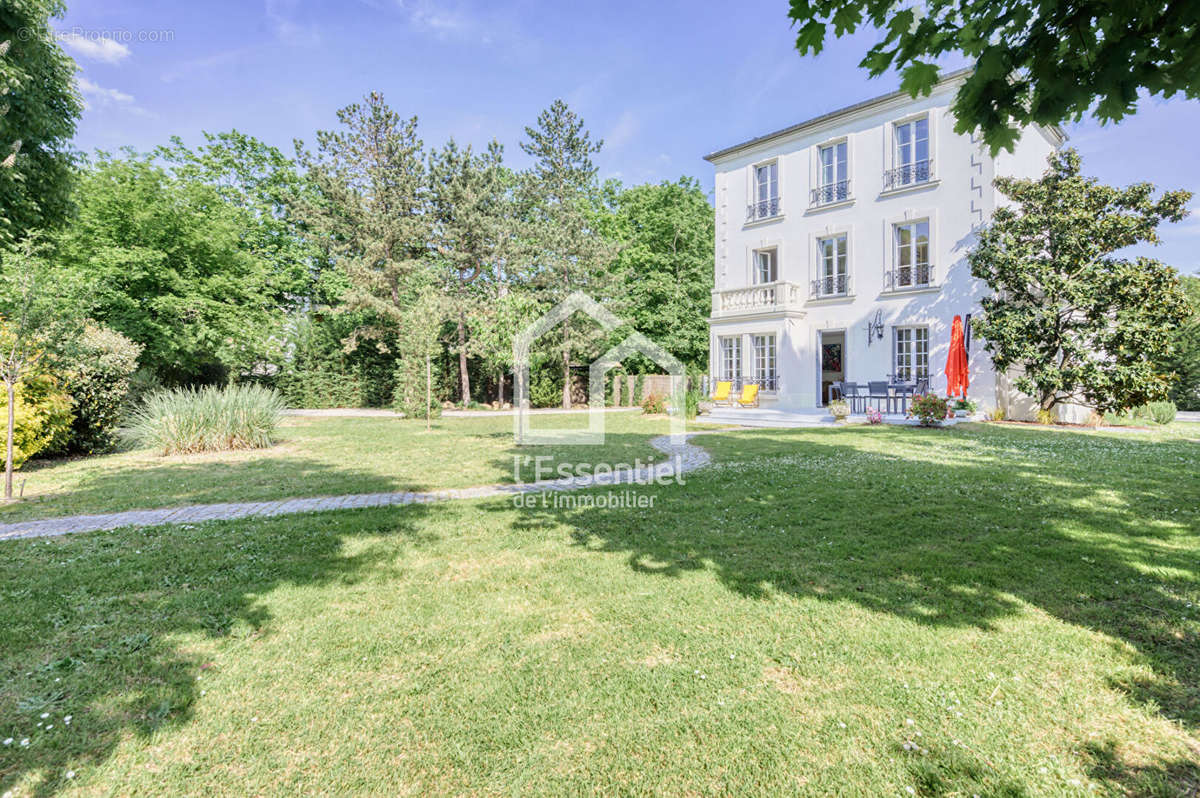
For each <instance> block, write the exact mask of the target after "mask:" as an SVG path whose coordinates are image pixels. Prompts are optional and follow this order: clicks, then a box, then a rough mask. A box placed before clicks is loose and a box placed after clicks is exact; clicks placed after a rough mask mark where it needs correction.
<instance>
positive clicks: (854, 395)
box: [842, 382, 865, 413]
mask: <svg viewBox="0 0 1200 798" xmlns="http://www.w3.org/2000/svg"><path fill="white" fill-rule="evenodd" d="M842 398H843V399H845V400H846V402H847V404H849V405H850V412H851V413H856V412H858V411H857V409H856V408H857V407H858V400H859V399H863V396H862V394H860V393H859V386H858V383H857V382H843V383H842ZM864 401H865V400H864Z"/></svg>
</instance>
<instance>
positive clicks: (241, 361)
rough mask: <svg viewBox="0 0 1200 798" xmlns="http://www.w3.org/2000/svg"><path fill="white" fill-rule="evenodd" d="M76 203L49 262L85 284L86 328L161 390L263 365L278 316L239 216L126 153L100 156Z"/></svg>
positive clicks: (265, 270) (265, 268)
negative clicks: (121, 340)
mask: <svg viewBox="0 0 1200 798" xmlns="http://www.w3.org/2000/svg"><path fill="white" fill-rule="evenodd" d="M77 197H78V201H77V204H78V207H79V210H78V213H77V214H76V216H75V217H74V218H73V219H72V222H71V224H70V226H69V227H68V228H67V229H66V230H65V231H64V232H63V234H62V235H61V236H60V237H59V253H60V257H61V259H62V261H63V262H64V263H65V264H67V265H68V266H69V267H70V268H71V270H72V271H73V272H74V273H75V274H79V275H83V276H85V277H86V278H87V279H88V280H89V282H90V283H91V285H92V291H91V293H90V295H89V297H88V300H87V304H88V306H89V307H90V310H91V315H92V317H93V318H94V319H96V321H99V322H101V323H103V324H104V325H106V326H108V327H111V328H112V329H114V330H116V331H118V332H120V333H122V334H123V335H125V336H126V337H128V338H130V339H131V340H133V341H134V342H136V343H138V344H140V345H141V346H142V347H144V349H143V352H142V356H141V365H142V366H143V367H147V368H149V369H151V370H152V371H153V372H154V373H155V374H156V375H157V376H158V377H159V378H160V379H161V380H163V381H164V382H166V383H168V384H192V383H202V382H220V381H223V380H225V379H228V378H229V376H230V375H231V374H234V375H236V374H238V373H241V372H245V371H247V370H249V369H251V368H252V367H253V366H254V365H255V364H256V363H259V362H261V361H262V360H263V359H265V358H266V357H267V355H268V350H269V348H270V345H271V344H270V341H271V335H272V334H273V333H274V332H275V331H276V330H278V329H279V327H280V326H281V319H282V316H283V314H284V312H285V311H284V309H283V308H280V306H279V304H278V296H279V291H278V288H277V285H276V283H275V282H274V275H273V273H272V265H271V263H270V262H269V261H267V260H266V259H263V258H260V257H256V255H255V253H254V252H252V251H250V248H249V246H248V242H247V239H246V228H245V214H244V213H243V212H242V211H241V209H239V208H237V207H235V206H233V205H231V204H230V203H228V202H226V201H225V200H224V199H223V198H222V197H221V196H220V194H219V193H218V192H217V191H216V190H215V189H214V188H213V187H212V186H208V185H205V184H204V183H201V182H197V181H185V180H180V179H177V178H175V177H174V176H172V175H171V174H170V173H169V172H167V171H166V170H165V169H163V168H162V167H161V166H158V165H157V164H155V163H153V162H152V161H151V159H150V157H149V156H146V155H139V154H137V153H134V152H132V151H127V152H126V153H125V157H124V158H113V157H111V156H108V155H105V154H101V155H100V157H99V158H98V160H97V161H96V162H95V163H94V164H93V165H92V166H91V167H90V168H88V169H87V170H85V171H84V172H83V173H82V175H81V177H80V180H79V187H78V194H77Z"/></svg>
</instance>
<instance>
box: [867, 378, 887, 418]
mask: <svg viewBox="0 0 1200 798" xmlns="http://www.w3.org/2000/svg"><path fill="white" fill-rule="evenodd" d="M867 396H868V398H869V399H883V400H884V401H885V402H886V405H887V412H888V413H890V412H892V393H891V391H890V390H889V389H888V384H887V380H871V381H870V382H868V383H867ZM879 409H880V410H883V408H882V407H880V408H879Z"/></svg>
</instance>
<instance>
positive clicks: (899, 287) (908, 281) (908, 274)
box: [883, 263, 934, 291]
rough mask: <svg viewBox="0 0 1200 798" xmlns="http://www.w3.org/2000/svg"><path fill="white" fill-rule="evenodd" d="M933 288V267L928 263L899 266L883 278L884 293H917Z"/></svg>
mask: <svg viewBox="0 0 1200 798" xmlns="http://www.w3.org/2000/svg"><path fill="white" fill-rule="evenodd" d="M933 287H934V282H933V266H932V265H930V264H928V263H918V264H917V265H916V266H900V267H898V268H895V269H892V270H891V271H889V272H887V273H886V274H884V276H883V290H884V291H918V290H921V289H923V288H933Z"/></svg>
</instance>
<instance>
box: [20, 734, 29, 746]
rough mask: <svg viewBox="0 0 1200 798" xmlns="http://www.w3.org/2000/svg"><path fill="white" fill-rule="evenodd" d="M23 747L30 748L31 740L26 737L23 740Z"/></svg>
mask: <svg viewBox="0 0 1200 798" xmlns="http://www.w3.org/2000/svg"><path fill="white" fill-rule="evenodd" d="M21 747H22V748H28V747H29V738H28V737H25V738H23V739H22V740H21Z"/></svg>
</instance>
